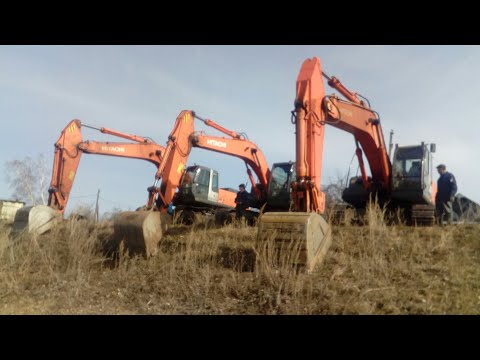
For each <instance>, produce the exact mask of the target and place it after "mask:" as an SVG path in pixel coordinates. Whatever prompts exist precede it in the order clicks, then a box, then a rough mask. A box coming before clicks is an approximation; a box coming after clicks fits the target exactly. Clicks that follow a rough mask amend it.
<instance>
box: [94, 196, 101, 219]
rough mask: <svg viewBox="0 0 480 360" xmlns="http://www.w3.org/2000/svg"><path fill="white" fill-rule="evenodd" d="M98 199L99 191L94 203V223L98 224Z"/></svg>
mask: <svg viewBox="0 0 480 360" xmlns="http://www.w3.org/2000/svg"><path fill="white" fill-rule="evenodd" d="M99 197H100V189H98V192H97V201H96V202H95V222H98V199H99Z"/></svg>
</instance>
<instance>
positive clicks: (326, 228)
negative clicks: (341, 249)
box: [257, 212, 332, 272]
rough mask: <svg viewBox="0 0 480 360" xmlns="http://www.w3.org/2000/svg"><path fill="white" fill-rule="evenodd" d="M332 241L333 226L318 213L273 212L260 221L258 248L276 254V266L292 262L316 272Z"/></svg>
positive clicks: (274, 261)
mask: <svg viewBox="0 0 480 360" xmlns="http://www.w3.org/2000/svg"><path fill="white" fill-rule="evenodd" d="M331 242H332V236H331V228H330V225H328V223H327V222H326V221H325V219H324V218H323V217H322V216H321V215H319V214H316V213H306V212H270V213H265V214H263V216H262V217H261V219H260V222H259V228H258V235H257V248H259V249H264V250H266V251H265V252H264V253H263V254H265V255H266V254H270V255H267V256H268V257H270V260H271V259H272V257H273V259H274V260H273V265H275V264H277V265H278V264H282V263H283V264H285V263H289V264H290V265H293V266H296V267H304V268H306V270H307V272H312V271H313V270H314V268H315V266H316V265H317V264H319V263H321V262H322V260H323V258H324V257H325V254H326V253H327V250H328V248H329V247H330V245H331ZM269 262H270V261H269Z"/></svg>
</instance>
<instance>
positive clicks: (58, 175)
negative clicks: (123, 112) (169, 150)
mask: <svg viewBox="0 0 480 360" xmlns="http://www.w3.org/2000/svg"><path fill="white" fill-rule="evenodd" d="M84 126H86V127H91V128H92V126H89V125H84ZM81 129H82V122H81V121H80V120H72V121H71V122H70V123H68V125H67V126H66V127H65V129H64V130H63V131H62V132H61V134H60V137H59V139H58V140H57V141H56V143H55V153H54V161H53V171H52V179H51V182H50V188H49V198H48V206H50V207H51V208H53V209H56V210H58V211H59V212H60V213H62V214H63V213H64V211H65V208H66V206H67V203H68V199H69V196H70V192H71V189H72V186H73V183H74V181H75V176H76V174H77V169H78V166H79V164H80V159H81V157H82V154H83V153H86V154H96V155H107V156H117V157H124V158H132V159H140V160H145V161H148V162H150V163H152V164H153V165H155V166H156V167H157V168H158V167H159V166H160V163H161V159H162V156H163V153H164V151H165V148H164V147H163V146H160V145H158V144H155V143H153V142H152V141H151V140H148V139H145V138H142V137H139V136H136V135H127V134H123V133H120V132H117V131H114V130H110V129H106V128H101V129H98V130H100V131H101V132H103V133H106V134H110V135H113V136H117V137H123V138H126V139H129V140H132V141H136V142H137V143H127V142H97V141H83V139H82V132H81ZM94 129H97V128H94Z"/></svg>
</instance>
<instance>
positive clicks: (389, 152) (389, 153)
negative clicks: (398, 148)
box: [388, 130, 393, 159]
mask: <svg viewBox="0 0 480 360" xmlns="http://www.w3.org/2000/svg"><path fill="white" fill-rule="evenodd" d="M392 148H393V130H390V144H389V145H388V157H389V158H390V159H391V158H392Z"/></svg>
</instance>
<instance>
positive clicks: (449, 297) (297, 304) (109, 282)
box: [0, 208, 480, 314]
mask: <svg viewBox="0 0 480 360" xmlns="http://www.w3.org/2000/svg"><path fill="white" fill-rule="evenodd" d="M105 231H106V230H105V229H98V228H94V227H93V226H92V225H91V224H87V223H85V222H83V221H80V222H78V221H66V222H65V223H64V225H63V226H62V227H61V228H59V229H57V230H56V231H55V232H53V233H51V234H49V235H45V236H43V237H41V238H38V239H32V238H29V237H28V236H21V237H20V238H18V239H16V240H15V241H12V240H11V239H9V236H8V233H9V229H8V228H7V227H3V228H2V229H1V233H0V313H2V314H479V313H480V283H479V281H478V279H480V266H479V265H480V226H479V225H465V226H451V227H444V228H440V227H432V228H428V227H427V228H423V227H406V226H387V225H386V224H385V222H384V220H383V214H382V212H381V211H379V210H378V209H376V208H372V209H369V211H367V215H366V225H365V226H349V225H338V226H334V227H333V245H332V247H331V248H330V250H329V252H328V253H327V256H326V259H325V261H324V263H323V265H322V266H321V267H320V268H319V269H318V270H317V271H315V272H314V273H313V274H311V275H307V274H304V273H302V272H296V271H294V270H293V269H290V268H288V267H285V266H283V267H281V268H280V269H276V268H272V267H271V266H269V265H268V264H266V263H260V264H259V263H256V260H255V259H256V256H255V251H254V239H255V235H256V230H255V228H248V227H241V228H235V227H233V226H227V227H225V228H221V229H206V228H205V227H204V226H202V225H201V224H197V225H195V226H194V227H186V226H175V227H173V228H171V229H170V230H169V232H170V233H169V234H168V235H166V236H165V237H164V239H163V240H162V242H161V245H160V251H159V252H158V255H157V256H155V257H154V258H151V259H149V260H145V259H143V258H129V257H127V256H125V255H121V256H120V258H119V260H118V263H117V265H116V266H111V263H110V262H108V261H106V259H105V258H104V257H103V256H102V255H101V253H100V252H99V246H98V240H97V238H98V237H104V236H105V235H104V234H105Z"/></svg>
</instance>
